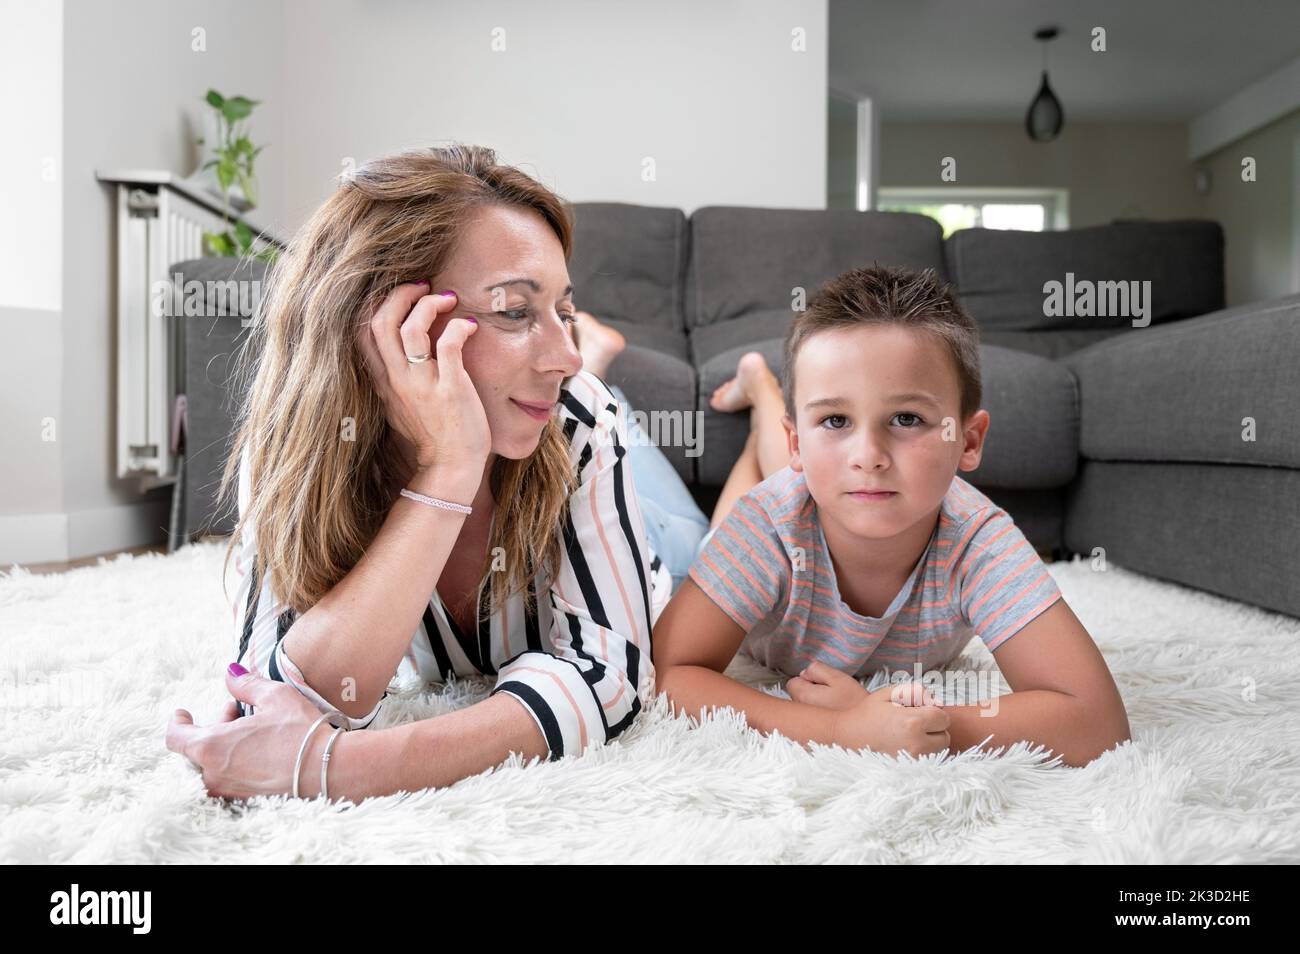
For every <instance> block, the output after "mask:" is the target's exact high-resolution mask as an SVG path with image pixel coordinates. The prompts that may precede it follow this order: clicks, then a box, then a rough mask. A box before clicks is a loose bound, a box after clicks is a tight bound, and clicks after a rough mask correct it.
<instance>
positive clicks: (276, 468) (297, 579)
mask: <svg viewBox="0 0 1300 954" xmlns="http://www.w3.org/2000/svg"><path fill="white" fill-rule="evenodd" d="M492 204H505V205H511V206H518V207H522V208H526V209H532V210H534V211H535V212H537V213H538V214H539V215H541V216H542V218H543V219H545V220H546V222H547V223H548V224H549V225H550V226H551V228H552V229H554V230H555V234H556V235H557V236H558V237H559V240H560V244H561V246H562V247H563V249H564V257H565V260H566V261H568V258H569V255H570V252H571V249H572V231H573V227H572V222H571V219H570V213H569V209H568V207H567V206H566V205H565V203H564V201H563V200H562V199H560V198H559V197H558V196H557V195H555V194H554V193H553V192H551V191H550V190H549V189H547V188H545V187H544V186H542V185H541V184H539V183H538V182H537V181H535V180H534V179H532V178H531V177H529V176H528V175H526V174H525V173H523V172H521V171H520V170H518V169H515V168H513V167H511V166H506V165H499V164H498V163H497V159H496V154H495V153H494V152H493V150H491V149H487V148H484V147H481V146H467V145H452V146H448V147H436V148H427V149H419V150H411V151H407V152H402V153H400V154H398V155H394V156H388V157H385V158H382V159H377V160H374V161H372V162H368V163H366V164H365V165H363V166H361V167H360V168H358V169H357V170H356V172H355V173H354V174H352V175H351V176H348V177H345V178H344V179H343V180H342V184H341V185H340V187H339V188H338V190H337V191H336V192H335V193H334V194H333V195H332V196H330V198H329V199H328V200H327V201H326V202H325V203H324V204H323V205H322V206H321V207H320V208H319V209H318V210H317V211H316V212H315V214H313V215H312V217H311V219H310V220H309V221H308V222H307V223H306V224H305V225H304V226H303V227H302V229H301V230H300V231H299V232H298V233H297V235H296V236H295V237H294V239H293V241H292V242H291V243H290V245H289V247H288V248H287V250H286V251H285V253H284V254H283V255H282V256H281V257H280V259H279V260H278V261H277V262H276V264H275V265H274V266H273V267H272V268H271V270H270V273H269V274H268V276H267V280H266V285H265V292H266V293H265V296H264V298H263V301H262V307H261V308H260V309H259V311H258V312H257V314H256V316H255V318H254V321H253V324H252V326H251V331H250V334H249V337H248V340H247V341H246V342H245V345H244V347H243V348H242V349H241V351H240V352H239V354H238V355H237V356H236V359H235V362H236V365H235V372H234V375H233V377H234V382H235V385H236V390H235V393H236V394H241V393H246V394H247V398H246V399H245V400H244V401H243V402H242V404H241V405H240V406H239V408H238V410H237V412H236V419H235V437H234V439H233V442H232V446H231V449H230V455H229V457H228V458H227V460H226V466H225V470H224V473H223V475H222V480H221V486H220V489H219V491H218V497H219V499H221V498H225V497H226V495H227V494H228V493H229V492H230V489H231V487H232V484H234V483H235V482H236V481H237V478H238V473H239V461H240V457H241V454H243V453H244V452H245V451H246V452H247V454H248V464H249V472H248V479H249V480H250V487H251V491H252V492H251V495H250V501H249V504H248V509H247V510H246V512H244V513H242V514H240V515H239V517H238V523H237V525H236V527H235V533H234V536H232V538H231V543H230V546H229V547H228V548H227V550H226V564H228V563H229V560H230V555H231V553H232V552H233V550H234V548H235V544H236V541H237V540H238V539H239V536H240V534H241V533H242V532H243V530H244V527H245V525H246V524H247V523H248V522H249V521H252V522H253V523H254V524H255V533H256V537H257V540H256V551H257V560H256V568H257V569H258V570H259V571H260V574H261V576H260V577H259V580H260V581H264V580H265V578H266V576H265V574H268V573H269V576H270V580H271V586H272V589H273V591H274V592H275V594H276V596H277V597H278V599H279V600H280V602H281V603H282V604H284V605H285V606H286V607H288V608H289V609H291V610H293V611H294V612H295V613H296V614H300V613H303V612H306V610H307V609H308V608H310V607H311V606H312V605H314V604H315V603H316V602H317V601H318V600H319V599H320V598H321V597H322V596H324V595H325V593H327V592H328V591H329V590H330V589H331V588H333V587H334V585H335V584H337V583H338V582H339V580H341V579H342V578H343V577H344V576H345V575H346V574H347V573H348V571H349V570H351V569H352V567H353V566H355V565H356V563H357V561H358V560H360V558H361V556H362V554H363V553H364V552H365V550H366V548H367V547H368V546H369V545H370V543H371V542H372V541H373V540H374V538H375V535H376V534H377V533H378V532H379V528H380V526H381V525H382V523H383V521H384V519H385V517H386V516H387V514H388V511H389V509H390V508H391V506H392V505H393V502H394V501H395V500H396V498H397V496H398V493H399V491H400V490H401V481H402V479H403V474H404V465H403V464H402V457H401V451H400V450H399V448H398V445H397V443H396V439H395V434H394V433H393V431H392V428H391V427H390V425H389V424H388V421H387V418H386V417H385V414H384V407H383V402H382V401H381V400H380V398H379V395H378V393H377V392H376V391H375V388H374V386H373V384H372V383H371V379H370V377H369V372H368V370H367V367H366V363H365V357H364V355H363V354H362V353H361V352H360V351H359V350H358V345H357V343H356V333H357V332H358V330H359V328H360V327H361V326H363V325H366V324H368V322H369V318H370V316H371V315H372V314H373V313H374V311H375V309H376V308H377V307H378V306H379V305H380V303H381V302H383V300H384V299H385V298H386V297H387V295H388V293H389V292H391V291H392V290H393V289H394V288H395V287H396V286H397V285H400V284H402V283H403V282H410V281H418V280H420V279H431V278H432V277H434V276H436V275H438V274H439V273H440V272H441V271H442V270H443V267H444V265H445V263H446V261H447V259H448V257H449V255H450V254H451V251H452V249H453V248H454V247H455V244H456V241H457V239H458V235H459V230H460V229H461V228H462V227H463V225H464V224H465V222H466V220H467V219H468V218H469V217H470V213H471V212H472V210H474V209H475V208H476V207H480V206H485V205H492ZM250 380H251V385H249V384H248V382H249V381H250ZM490 482H491V489H492V496H493V498H494V499H495V501H496V502H497V503H496V509H495V511H494V518H493V525H492V534H491V539H490V541H489V545H488V552H487V554H486V556H485V559H484V564H483V575H484V576H486V575H490V576H491V578H492V586H491V590H490V594H491V595H490V599H489V606H488V607H487V608H485V609H484V614H485V615H486V614H488V613H490V612H493V611H495V610H496V609H497V608H498V607H499V606H500V605H502V603H503V602H504V601H505V600H506V599H507V598H509V597H510V596H511V595H513V594H514V593H516V592H519V591H520V590H524V591H525V603H526V605H527V606H528V607H529V608H530V609H531V608H532V607H533V605H534V599H535V594H534V592H533V589H532V587H531V586H530V585H529V583H530V582H531V578H532V575H533V574H534V573H536V572H544V573H547V574H549V573H551V572H553V569H554V567H555V565H556V561H557V560H558V558H559V555H560V528H561V526H562V521H563V520H564V518H565V516H566V513H567V509H568V500H569V495H570V493H571V492H572V490H573V487H574V484H575V482H576V481H575V478H574V475H573V468H572V465H571V463H570V460H569V442H568V438H567V435H566V434H565V433H564V431H563V428H562V427H561V425H560V423H559V421H558V418H557V417H555V416H553V417H552V418H551V420H550V421H549V422H548V423H547V424H546V426H545V427H544V428H543V430H542V436H541V440H540V442H539V444H538V447H537V449H536V451H534V452H533V453H532V454H531V455H530V456H528V457H526V458H523V459H521V460H511V459H509V458H504V457H501V456H499V455H498V457H497V458H496V460H495V462H494V463H493V467H492V470H491V474H490ZM498 547H499V548H500V549H499V550H497V549H496V548H498ZM493 553H500V554H502V555H503V556H504V567H505V570H504V572H495V573H493V572H491V570H492V566H493V562H494V561H493V558H492V554H493ZM252 569H253V568H250V567H245V568H244V570H245V572H252ZM223 573H224V570H223ZM482 578H483V577H482V576H480V581H481V580H482ZM259 585H260V582H259ZM430 595H431V596H432V594H430Z"/></svg>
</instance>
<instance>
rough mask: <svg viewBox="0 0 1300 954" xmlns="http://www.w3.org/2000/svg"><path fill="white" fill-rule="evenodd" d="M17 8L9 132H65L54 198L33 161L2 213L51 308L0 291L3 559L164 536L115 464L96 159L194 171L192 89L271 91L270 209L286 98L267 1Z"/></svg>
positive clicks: (75, 2) (110, 268)
mask: <svg viewBox="0 0 1300 954" xmlns="http://www.w3.org/2000/svg"><path fill="white" fill-rule="evenodd" d="M16 5H17V7H18V8H19V9H18V10H11V9H9V5H8V4H7V5H6V7H4V8H0V16H3V18H4V19H3V20H0V36H2V37H4V38H5V39H4V41H3V42H4V43H5V44H9V43H13V44H14V46H15V48H16V49H17V51H18V52H19V53H20V56H19V57H18V59H17V60H16V61H14V60H11V59H10V58H9V57H8V56H5V57H3V59H4V60H5V61H6V62H5V70H6V73H5V83H4V89H5V90H6V91H12V93H11V94H10V93H9V92H6V94H5V95H13V96H16V97H18V98H20V99H21V98H23V97H35V98H36V100H37V103H36V106H35V107H34V108H33V110H32V113H33V115H34V117H36V119H37V120H38V122H39V125H37V126H33V125H32V123H31V121H29V122H28V128H29V130H30V131H29V133H27V134H26V135H19V136H17V137H16V138H15V142H17V143H23V142H24V140H25V138H26V137H27V135H31V136H33V142H32V146H31V149H30V150H29V151H32V150H34V151H35V152H37V153H40V154H41V155H42V156H43V155H44V154H45V153H47V152H49V151H50V150H51V149H53V148H55V147H54V146H50V145H46V144H45V143H46V142H47V139H48V137H47V139H41V138H36V137H35V132H36V131H38V130H39V129H40V128H43V127H44V126H51V127H53V128H55V129H58V130H62V136H63V141H62V150H61V151H62V158H61V162H60V163H58V180H57V185H56V186H55V187H54V192H55V193H56V195H57V199H56V198H50V197H46V198H45V199H44V200H42V202H43V204H41V203H37V202H36V201H35V200H34V199H33V196H35V195H36V194H37V193H38V192H39V189H40V185H39V184H38V183H34V182H33V180H32V177H31V176H30V175H28V176H27V177H26V179H22V178H19V179H18V180H17V181H16V182H17V185H20V186H22V189H23V190H25V191H26V192H27V193H29V194H28V195H27V196H26V198H25V199H24V202H25V205H24V206H23V207H22V208H20V210H19V214H18V215H17V216H16V217H15V218H14V219H13V220H12V223H11V221H10V220H9V217H8V216H7V215H6V216H5V219H6V221H5V227H4V229H3V231H4V233H5V234H6V235H9V234H16V235H17V236H18V241H19V242H20V243H21V245H22V246H23V247H24V248H27V249H38V248H43V249H44V250H45V254H47V256H48V260H47V261H46V262H45V263H44V265H43V266H42V268H43V271H42V272H41V273H40V277H39V278H37V277H35V274H36V272H37V269H36V268H35V267H33V268H32V269H31V270H30V272H29V271H27V270H25V271H24V275H25V279H24V281H25V287H26V288H27V289H28V293H27V296H26V297H27V298H30V297H31V294H30V292H31V289H32V288H36V289H39V300H40V301H41V302H43V303H44V307H45V308H47V309H50V308H53V309H60V310H58V311H50V310H46V311H43V312H39V313H37V312H34V311H32V310H31V308H30V307H26V308H25V309H24V310H21V311H19V310H15V309H13V308H5V307H3V306H4V304H5V303H6V302H7V301H8V300H9V299H10V296H9V295H8V294H6V293H5V292H3V291H0V320H2V321H4V331H5V345H6V347H5V348H4V349H0V398H2V399H3V401H4V416H3V423H2V424H0V427H3V428H4V431H3V432H2V433H0V436H2V437H3V438H4V439H5V449H4V453H3V454H0V458H2V459H3V460H4V464H3V468H4V469H3V471H0V564H4V565H7V564H8V563H10V562H20V563H36V562H45V561H55V560H67V559H74V558H77V557H80V556H86V555H90V554H94V553H102V552H106V551H109V550H114V549H121V548H125V547H132V546H138V545H141V544H145V543H155V542H161V541H162V540H164V539H166V531H165V527H166V524H167V508H168V503H169V499H170V492H169V491H168V490H167V489H166V488H160V489H158V490H155V491H151V492H149V493H148V494H141V493H140V492H139V490H138V489H137V487H136V484H135V482H134V481H131V480H118V479H117V478H116V476H115V474H116V463H115V460H114V455H115V453H116V450H115V427H116V417H115V412H114V401H115V394H116V390H115V389H116V337H115V331H114V320H115V318H114V307H115V304H116V298H115V290H114V282H115V276H116V262H115V260H114V258H113V242H114V238H115V224H114V223H115V193H114V190H113V188H112V187H110V186H106V185H104V184H102V183H100V182H98V181H96V179H95V170H97V169H113V168H118V169H120V168H135V169H140V168H147V169H166V170H170V171H172V172H174V173H176V174H178V175H182V176H184V175H188V174H189V173H191V172H193V171H194V169H195V168H196V166H197V165H198V164H199V161H200V150H199V148H198V147H197V146H196V145H195V144H194V139H195V138H196V136H197V135H200V134H201V133H200V128H201V125H202V122H203V118H204V114H205V113H206V112H207V111H209V107H207V106H206V105H204V103H203V102H202V97H203V96H204V94H205V93H206V92H207V90H208V88H209V87H215V88H217V89H219V90H221V91H222V92H224V93H227V94H232V93H242V94H245V95H248V96H251V97H253V98H254V99H261V98H263V97H265V98H266V99H267V103H266V104H265V105H263V106H261V107H259V108H258V111H257V112H256V113H255V114H254V118H255V122H254V125H253V131H254V138H255V140H257V141H259V142H262V141H269V142H270V143H272V145H270V146H268V148H267V149H266V151H265V152H264V153H262V155H261V156H260V157H259V166H261V167H262V175H261V176H260V177H259V178H261V180H262V181H261V185H262V189H263V192H264V194H265V196H266V206H267V209H268V211H269V212H270V213H271V214H276V212H277V210H278V209H279V203H280V202H281V201H282V197H283V188H282V186H281V182H280V177H281V171H282V168H283V166H282V162H281V160H280V158H279V156H278V155H277V153H278V150H279V149H280V145H279V144H280V142H281V141H282V138H281V130H280V110H281V109H282V108H283V96H282V95H281V90H280V71H281V68H282V57H281V51H282V50H283V46H284V27H283V20H282V17H281V12H282V10H281V7H280V5H278V4H269V5H263V4H252V3H229V2H224V0H129V2H122V3H112V4H109V3H100V2H95V0H63V2H56V3H44V4H43V3H39V2H36V3H34V2H32V0H26V2H24V0H18V2H17V4H16ZM56 13H57V14H58V15H59V19H61V28H60V30H59V31H58V33H57V36H58V42H51V40H50V30H51V29H52V27H51V22H52V21H53V20H54V18H55V16H56ZM25 18H36V20H37V23H36V25H34V26H33V28H32V29H23V30H21V31H20V30H13V31H11V30H10V26H11V25H13V24H17V23H22V22H23V21H24V19H25ZM196 28H202V29H203V30H204V31H205V33H206V36H205V39H206V47H207V48H206V51H199V50H196V49H194V45H195V44H194V42H193V32H192V31H194V30H195V29H196ZM11 76H12V81H11V80H10V77H11ZM60 85H61V87H62V89H61V91H60V89H59V87H60ZM6 141H7V142H8V137H6ZM38 144H39V148H38ZM24 148H25V147H24ZM8 152H9V150H8V148H6V150H0V157H3V159H4V160H5V161H19V162H23V161H27V160H29V159H30V158H31V157H30V156H28V157H26V159H24V158H23V157H22V156H19V157H17V158H15V157H14V156H13V155H7V153H8ZM6 180H8V177H6ZM56 202H57V204H55V203H56ZM51 210H53V211H51ZM60 210H61V211H60ZM51 236H53V238H51ZM0 257H4V258H7V256H0ZM19 261H20V262H21V261H22V259H21V257H20V259H19ZM50 275H54V276H55V277H53V278H51V277H49V276H50ZM8 285H9V282H5V283H4V286H5V287H8ZM18 287H20V288H21V287H24V286H18ZM38 323H39V324H38ZM46 417H53V418H54V419H55V424H56V431H55V433H56V435H57V440H56V441H54V442H52V443H51V442H46V441H42V440H41V432H42V429H41V426H40V422H41V421H42V420H44V419H45V418H46Z"/></svg>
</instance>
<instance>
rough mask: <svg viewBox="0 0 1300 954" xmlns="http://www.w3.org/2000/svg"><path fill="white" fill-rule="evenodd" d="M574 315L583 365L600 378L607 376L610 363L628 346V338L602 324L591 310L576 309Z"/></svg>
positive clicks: (574, 336)
mask: <svg viewBox="0 0 1300 954" xmlns="http://www.w3.org/2000/svg"><path fill="white" fill-rule="evenodd" d="M573 316H574V318H575V319H576V320H575V321H574V324H573V340H574V343H575V344H577V346H578V353H579V354H581V355H582V367H583V368H584V369H585V370H587V371H590V372H591V373H592V374H594V375H595V376H596V377H598V378H603V377H605V372H607V371H608V370H609V366H610V363H611V362H613V360H614V359H615V358H617V357H618V356H619V355H620V354H622V352H623V349H624V348H626V347H627V339H626V338H624V337H623V336H622V335H621V334H619V333H618V332H617V331H615V330H614V329H613V328H611V327H609V325H602V324H601V323H600V322H599V321H598V320H597V319H596V316H595V315H593V314H592V313H591V312H589V311H575V312H574V313H573Z"/></svg>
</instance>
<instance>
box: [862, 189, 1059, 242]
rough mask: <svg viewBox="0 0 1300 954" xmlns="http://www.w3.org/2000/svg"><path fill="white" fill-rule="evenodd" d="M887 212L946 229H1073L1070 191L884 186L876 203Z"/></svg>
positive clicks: (945, 236) (946, 232)
mask: <svg viewBox="0 0 1300 954" xmlns="http://www.w3.org/2000/svg"><path fill="white" fill-rule="evenodd" d="M876 206H877V208H879V209H880V210H881V211H882V212H919V213H920V214H921V215H928V216H930V218H932V219H934V220H935V221H937V222H938V223H939V225H940V226H941V227H942V228H943V237H944V238H947V237H948V236H949V235H951V234H952V233H953V232H955V231H957V230H958V229H971V228H986V229H1020V230H1022V231H1026V232H1045V231H1048V230H1052V229H1065V228H1069V227H1070V221H1069V192H1067V191H1066V190H1065V189H1010V188H1008V189H996V188H989V189H960V188H957V187H951V188H937V189H936V188H915V189H910V188H900V187H886V186H882V187H881V188H880V190H879V195H878V198H877V201H876Z"/></svg>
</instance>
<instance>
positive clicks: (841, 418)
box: [821, 414, 848, 431]
mask: <svg viewBox="0 0 1300 954" xmlns="http://www.w3.org/2000/svg"><path fill="white" fill-rule="evenodd" d="M827 421H846V422H847V421H848V418H846V417H845V416H844V415H843V414H829V415H827V416H826V417H823V418H822V420H821V423H822V424H823V425H825V424H826V422H827ZM831 430H832V431H839V430H843V428H839V427H832V428H831Z"/></svg>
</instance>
